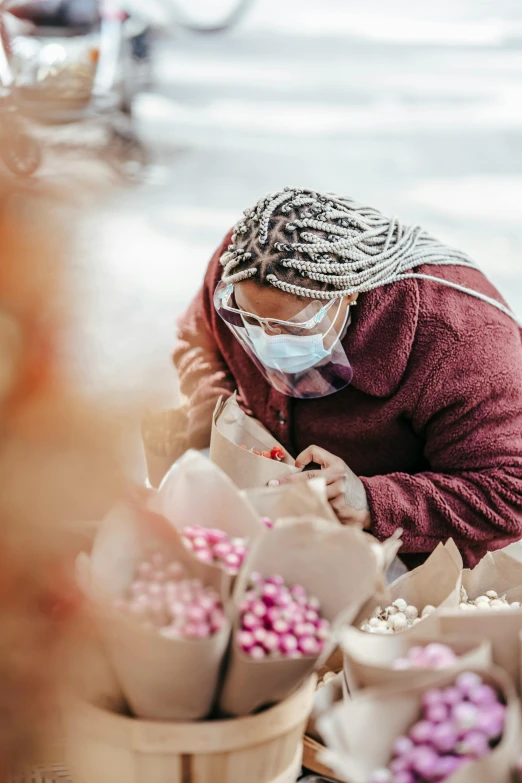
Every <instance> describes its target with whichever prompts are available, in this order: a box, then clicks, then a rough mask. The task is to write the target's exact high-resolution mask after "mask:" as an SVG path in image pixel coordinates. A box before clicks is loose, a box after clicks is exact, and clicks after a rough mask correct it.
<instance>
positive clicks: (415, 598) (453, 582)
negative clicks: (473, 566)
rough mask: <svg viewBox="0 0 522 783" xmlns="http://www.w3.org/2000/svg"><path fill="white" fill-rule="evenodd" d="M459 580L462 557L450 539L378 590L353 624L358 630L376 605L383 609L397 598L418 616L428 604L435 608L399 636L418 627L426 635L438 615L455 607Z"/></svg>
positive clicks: (409, 632) (458, 599)
mask: <svg viewBox="0 0 522 783" xmlns="http://www.w3.org/2000/svg"><path fill="white" fill-rule="evenodd" d="M461 578H462V558H461V556H460V553H459V551H458V549H457V547H456V546H455V543H454V542H453V540H452V539H451V538H450V539H449V540H448V541H447V542H446V543H445V544H439V545H438V546H437V548H436V549H435V550H434V551H433V552H432V553H431V555H430V556H429V557H428V559H427V560H426V562H425V563H423V564H422V565H421V566H419V567H418V568H415V569H414V570H413V571H410V572H409V573H407V574H404V575H403V576H401V577H399V579H396V580H395V582H392V583H391V584H390V585H389V586H388V588H387V589H386V590H384V591H383V590H381V591H379V593H378V594H377V595H376V596H374V597H373V598H372V599H371V600H370V601H368V603H367V604H366V605H365V606H364V607H363V609H362V610H361V612H360V613H359V615H358V617H357V618H356V620H355V622H354V625H355V626H356V627H358V628H359V627H360V626H361V625H362V624H363V622H364V621H366V620H367V619H368V618H369V617H371V614H372V612H373V610H374V609H376V608H377V607H378V606H380V607H381V608H384V607H386V606H389V605H390V604H391V603H392V602H393V601H395V600H396V599H398V598H403V599H404V600H405V601H406V602H407V603H408V604H410V605H412V606H415V607H416V608H417V609H418V611H419V616H420V615H421V612H422V610H423V609H424V607H425V606H428V605H430V606H433V607H435V610H436V611H435V612H434V613H433V614H431V615H429V616H428V617H426V618H425V619H423V620H422V622H420V623H417V624H416V625H414V626H412V627H410V628H408V629H406V630H404V631H400V633H402V634H412V633H413V631H414V630H415V629H417V628H418V627H420V626H422V627H423V632H424V633H428V632H429V631H430V627H434V626H435V625H436V622H437V615H438V614H439V613H440V612H441V611H442V610H443V609H446V608H455V609H456V608H457V607H458V605H459V601H460V587H461ZM454 632H455V631H454Z"/></svg>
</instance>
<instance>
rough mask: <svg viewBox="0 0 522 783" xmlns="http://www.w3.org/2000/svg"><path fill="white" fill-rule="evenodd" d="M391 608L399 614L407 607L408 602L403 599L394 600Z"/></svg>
mask: <svg viewBox="0 0 522 783" xmlns="http://www.w3.org/2000/svg"><path fill="white" fill-rule="evenodd" d="M392 606H395V607H396V608H397V609H398V610H399V612H404V610H405V609H406V607H407V606H408V602H407V601H405V600H404V598H396V599H395V601H393V603H392Z"/></svg>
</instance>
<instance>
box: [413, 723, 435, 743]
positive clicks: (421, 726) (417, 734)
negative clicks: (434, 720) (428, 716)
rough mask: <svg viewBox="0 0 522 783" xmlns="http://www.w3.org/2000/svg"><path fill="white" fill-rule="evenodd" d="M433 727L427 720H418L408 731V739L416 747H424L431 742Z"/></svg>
mask: <svg viewBox="0 0 522 783" xmlns="http://www.w3.org/2000/svg"><path fill="white" fill-rule="evenodd" d="M432 731H433V725H432V724H431V723H430V722H429V721H427V720H420V721H418V722H417V723H414V724H413V726H412V727H411V729H410V733H409V737H410V739H412V740H413V742H415V744H416V745H424V744H425V743H429V742H430V740H431V732H432Z"/></svg>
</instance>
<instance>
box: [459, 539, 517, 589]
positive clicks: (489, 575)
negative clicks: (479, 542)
mask: <svg viewBox="0 0 522 783" xmlns="http://www.w3.org/2000/svg"><path fill="white" fill-rule="evenodd" d="M462 587H463V588H464V589H465V590H466V592H467V594H468V596H469V598H478V596H479V595H483V594H484V593H485V592H486V591H487V590H496V591H497V593H498V594H499V595H504V594H506V595H507V594H508V593H509V594H510V595H511V594H512V595H515V593H514V591H516V590H518V591H522V563H521V562H519V561H518V560H514V559H513V558H512V557H510V556H509V555H507V554H506V553H505V552H503V551H502V550H501V549H499V550H497V551H496V552H488V553H487V554H486V555H485V556H484V557H483V558H482V560H481V561H480V562H479V563H478V564H477V565H476V566H475V568H473V569H470V568H465V569H464V571H463V572H462ZM512 600H519V599H518V598H513V599H512Z"/></svg>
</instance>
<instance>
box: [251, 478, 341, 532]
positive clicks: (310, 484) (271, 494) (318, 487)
mask: <svg viewBox="0 0 522 783" xmlns="http://www.w3.org/2000/svg"><path fill="white" fill-rule="evenodd" d="M241 494H242V495H244V497H245V498H246V499H247V501H248V502H249V503H250V505H251V506H253V508H254V509H255V511H256V514H257V515H258V516H260V517H268V518H269V519H271V520H272V521H273V522H277V520H278V519H284V518H289V517H304V516H315V517H319V518H321V519H326V520H329V521H331V522H332V523H333V524H335V525H339V524H340V523H339V520H338V519H337V516H336V515H335V512H334V511H333V509H332V507H331V505H330V503H329V502H328V498H327V497H326V482H325V481H324V479H322V478H314V479H311V480H310V481H300V482H299V483H297V484H281V486H279V487H257V488H255V489H246V490H243V492H242V493H241Z"/></svg>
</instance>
